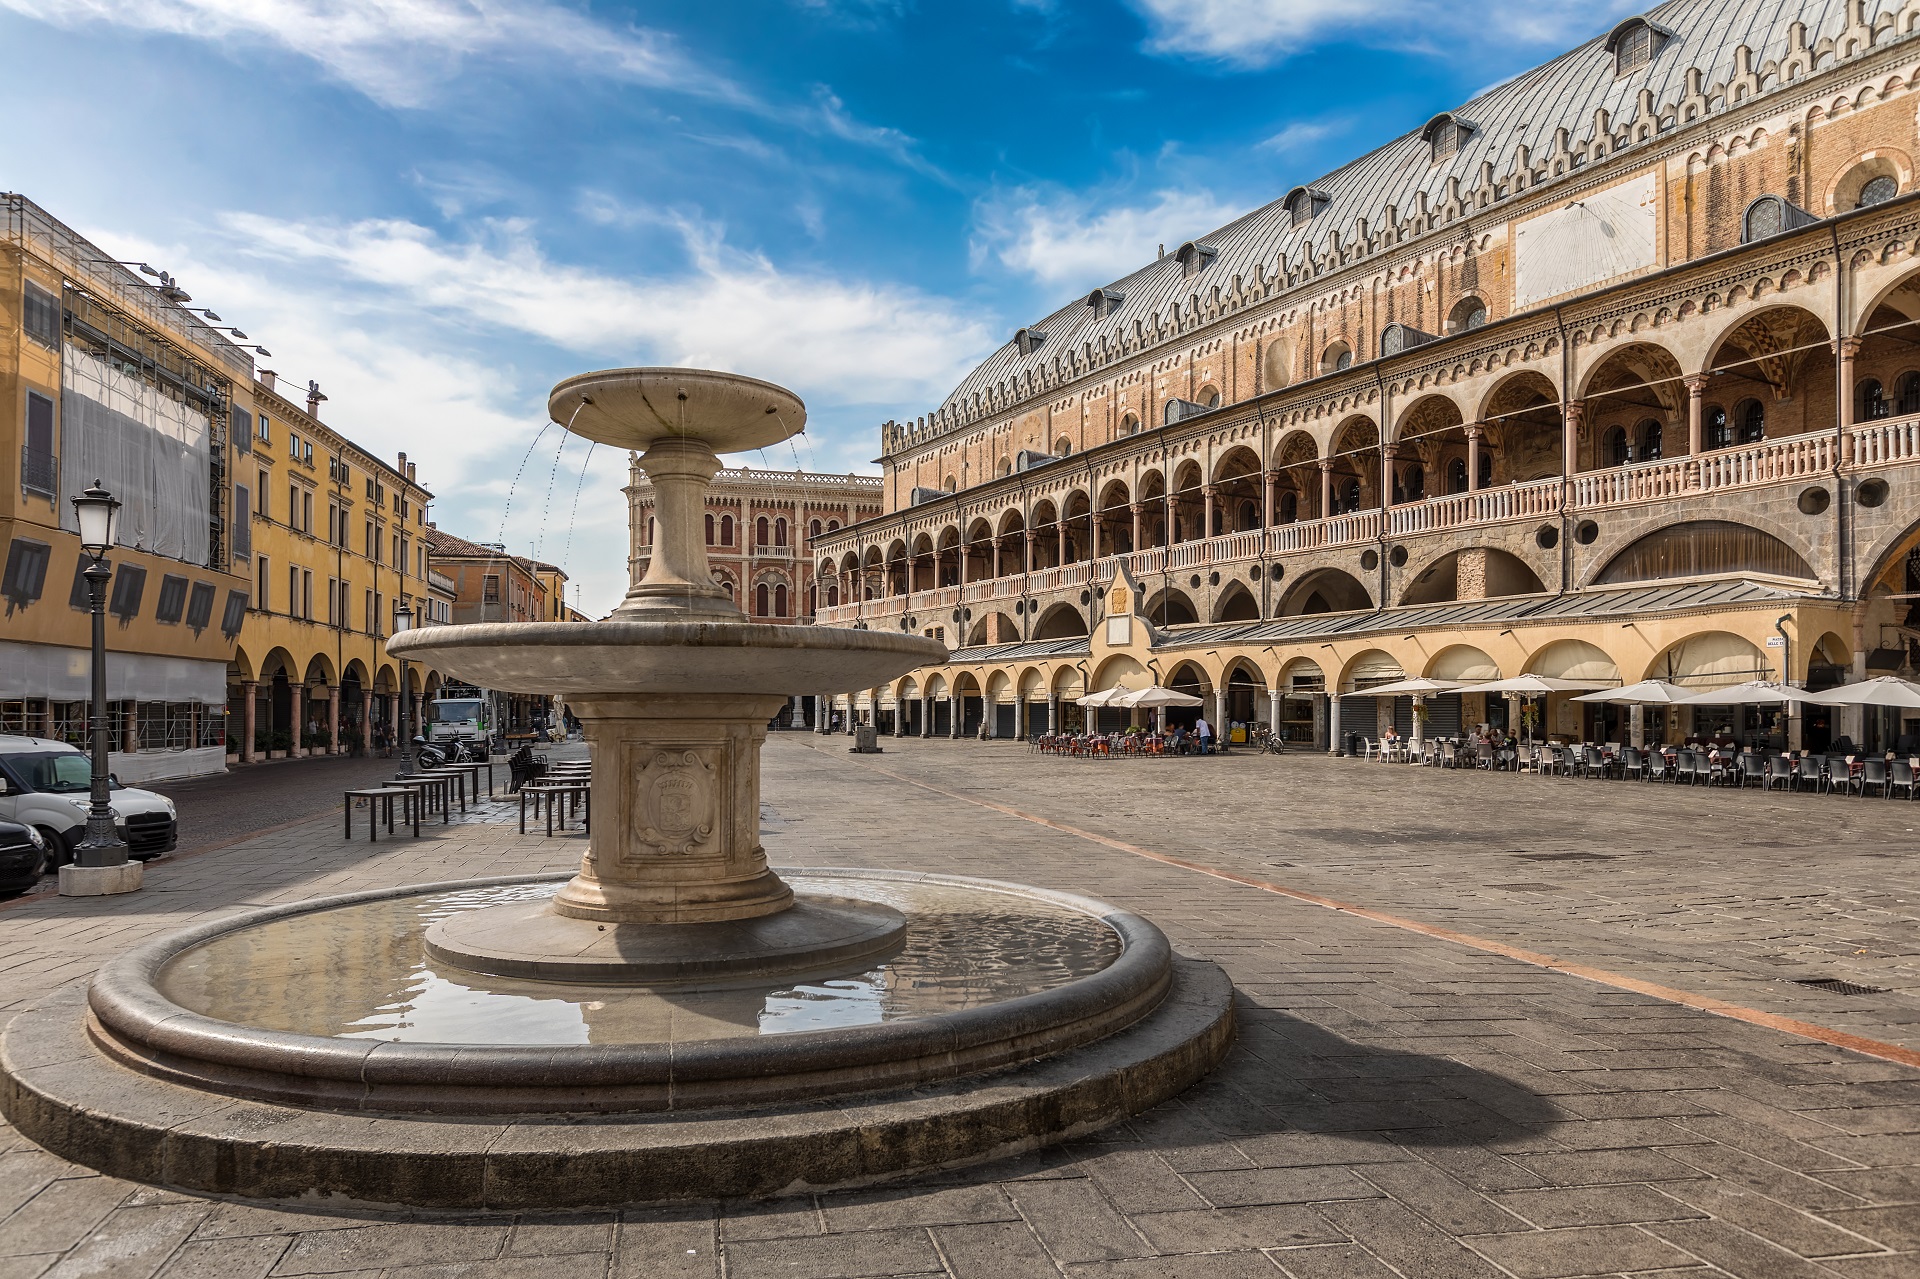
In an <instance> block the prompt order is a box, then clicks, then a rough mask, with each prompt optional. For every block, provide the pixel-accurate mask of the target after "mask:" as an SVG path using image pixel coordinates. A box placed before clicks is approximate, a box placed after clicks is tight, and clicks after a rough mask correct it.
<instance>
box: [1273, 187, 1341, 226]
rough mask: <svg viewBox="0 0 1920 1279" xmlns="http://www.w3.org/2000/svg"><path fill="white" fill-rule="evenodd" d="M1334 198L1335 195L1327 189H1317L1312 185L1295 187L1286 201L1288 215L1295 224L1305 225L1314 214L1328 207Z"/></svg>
mask: <svg viewBox="0 0 1920 1279" xmlns="http://www.w3.org/2000/svg"><path fill="white" fill-rule="evenodd" d="M1332 200H1333V197H1332V196H1330V195H1328V194H1327V193H1326V192H1325V191H1315V190H1313V189H1312V188H1310V187H1295V188H1294V189H1293V190H1292V191H1290V192H1288V193H1287V198H1286V202H1285V203H1286V210H1287V216H1288V217H1289V218H1290V219H1292V221H1293V225H1295V226H1305V225H1306V224H1307V223H1308V222H1309V221H1310V220H1312V218H1313V216H1314V214H1316V213H1318V212H1320V210H1322V209H1324V208H1326V207H1327V205H1328V204H1329V203H1331V202H1332Z"/></svg>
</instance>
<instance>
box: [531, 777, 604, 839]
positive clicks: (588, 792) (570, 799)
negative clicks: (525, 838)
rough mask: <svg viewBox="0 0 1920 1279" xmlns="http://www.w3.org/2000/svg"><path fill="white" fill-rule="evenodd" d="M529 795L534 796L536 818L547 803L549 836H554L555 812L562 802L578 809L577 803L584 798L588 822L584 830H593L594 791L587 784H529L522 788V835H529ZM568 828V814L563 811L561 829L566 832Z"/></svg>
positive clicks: (584, 824)
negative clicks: (542, 806) (542, 805)
mask: <svg viewBox="0 0 1920 1279" xmlns="http://www.w3.org/2000/svg"><path fill="white" fill-rule="evenodd" d="M528 795H532V796H533V815H534V816H535V817H538V816H540V808H541V804H542V801H544V802H545V805H546V810H547V834H549V835H551V834H553V810H554V809H555V808H556V807H558V806H559V805H560V804H561V803H562V801H565V802H566V803H567V804H568V806H569V808H572V807H577V804H576V803H575V801H577V800H580V799H582V798H584V799H585V801H586V821H585V822H584V823H583V826H582V828H583V829H586V830H591V829H592V828H593V791H592V788H591V787H589V786H588V785H587V783H586V782H584V781H578V782H544V781H543V782H528V783H527V784H526V785H525V786H522V787H521V788H520V833H521V834H522V835H524V834H526V833H527V796H528ZM566 828H567V815H566V812H565V811H563V812H562V813H561V815H560V829H561V830H563V831H564V830H565V829H566Z"/></svg>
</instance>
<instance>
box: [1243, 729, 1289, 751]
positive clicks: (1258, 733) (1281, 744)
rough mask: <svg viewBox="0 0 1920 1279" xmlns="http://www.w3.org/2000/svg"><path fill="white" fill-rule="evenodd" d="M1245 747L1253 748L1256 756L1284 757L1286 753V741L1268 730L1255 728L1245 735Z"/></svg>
mask: <svg viewBox="0 0 1920 1279" xmlns="http://www.w3.org/2000/svg"><path fill="white" fill-rule="evenodd" d="M1247 745H1249V746H1251V747H1253V749H1254V753H1255V754H1257V755H1284V754H1286V753H1287V739H1286V738H1284V737H1282V736H1281V735H1280V734H1278V733H1276V732H1274V731H1273V730H1272V729H1270V728H1256V729H1254V730H1253V731H1252V732H1251V733H1249V734H1248V735H1247Z"/></svg>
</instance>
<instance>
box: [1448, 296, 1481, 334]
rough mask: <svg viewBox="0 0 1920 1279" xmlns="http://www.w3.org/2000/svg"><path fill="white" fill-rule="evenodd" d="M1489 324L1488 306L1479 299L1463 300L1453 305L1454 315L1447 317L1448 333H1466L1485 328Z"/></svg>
mask: <svg viewBox="0 0 1920 1279" xmlns="http://www.w3.org/2000/svg"><path fill="white" fill-rule="evenodd" d="M1486 322H1487V304H1486V303H1485V302H1482V301H1481V300H1480V299H1479V298H1461V299H1460V300H1459V301H1458V302H1455V303H1454V304H1453V313H1452V314H1451V315H1449V316H1448V317H1447V332H1449V333H1466V332H1468V331H1470V330H1472V329H1477V328H1480V327H1482V326H1484V325H1485V324H1486Z"/></svg>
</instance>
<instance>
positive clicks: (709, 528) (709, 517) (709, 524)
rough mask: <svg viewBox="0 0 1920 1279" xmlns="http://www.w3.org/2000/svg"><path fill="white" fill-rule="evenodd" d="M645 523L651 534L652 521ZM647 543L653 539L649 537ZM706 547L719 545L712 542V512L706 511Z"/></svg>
mask: <svg viewBox="0 0 1920 1279" xmlns="http://www.w3.org/2000/svg"><path fill="white" fill-rule="evenodd" d="M647 523H648V525H649V529H648V531H649V532H651V531H652V529H651V525H652V523H653V521H652V520H648V521H647ZM647 541H648V542H649V543H651V542H652V541H653V538H651V537H649V538H647ZM707 545H708V546H718V545H719V543H718V542H716V541H714V540H713V512H712V511H708V512H707Z"/></svg>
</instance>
